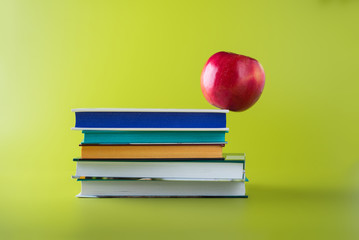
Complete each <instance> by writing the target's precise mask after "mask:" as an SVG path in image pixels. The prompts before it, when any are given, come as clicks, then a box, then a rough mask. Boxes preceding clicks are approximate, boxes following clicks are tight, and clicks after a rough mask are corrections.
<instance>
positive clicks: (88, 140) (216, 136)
mask: <svg viewBox="0 0 359 240" xmlns="http://www.w3.org/2000/svg"><path fill="white" fill-rule="evenodd" d="M227 132H228V131H95V130H84V131H82V133H83V134H84V140H83V142H82V144H130V143H132V144H135V143H214V142H215V143H225V134H226V133H227Z"/></svg>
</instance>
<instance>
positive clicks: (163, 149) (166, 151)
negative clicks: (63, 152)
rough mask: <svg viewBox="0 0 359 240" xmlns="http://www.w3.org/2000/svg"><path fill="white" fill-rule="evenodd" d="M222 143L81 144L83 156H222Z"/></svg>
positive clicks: (134, 157) (133, 157)
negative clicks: (157, 144) (155, 144)
mask: <svg viewBox="0 0 359 240" xmlns="http://www.w3.org/2000/svg"><path fill="white" fill-rule="evenodd" d="M222 147H223V146H222V145H183V146H182V145H177V146H176V145H168V146H164V145H160V146H153V145H151V146H146V145H136V146H134V145H115V146H114V145H107V146H106V145H102V146H85V145H82V146H81V148H82V149H81V157H82V158H92V159H93V158H125V159H126V158H132V159H140V158H159V159H161V158H221V157H222Z"/></svg>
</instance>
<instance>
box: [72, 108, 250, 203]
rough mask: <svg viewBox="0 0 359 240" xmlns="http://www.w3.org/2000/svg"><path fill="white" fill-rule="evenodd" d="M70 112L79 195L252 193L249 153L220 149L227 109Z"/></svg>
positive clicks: (116, 109) (222, 194)
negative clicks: (76, 134)
mask: <svg viewBox="0 0 359 240" xmlns="http://www.w3.org/2000/svg"><path fill="white" fill-rule="evenodd" d="M72 111H73V112H75V115H76V125H75V127H74V128H73V129H74V130H81V131H82V132H83V134H84V139H83V141H82V143H81V144H80V147H81V158H75V159H74V161H75V162H76V164H77V168H76V174H75V175H74V176H73V178H76V179H77V180H78V181H80V182H81V193H80V194H79V195H77V196H78V197H247V196H246V194H245V181H246V178H245V170H244V169H245V155H244V154H243V153H239V154H223V151H222V149H223V147H224V146H225V144H226V143H227V142H226V141H225V134H226V133H227V132H228V128H227V127H226V113H228V110H199V109H118V108H97V109H73V110H72Z"/></svg>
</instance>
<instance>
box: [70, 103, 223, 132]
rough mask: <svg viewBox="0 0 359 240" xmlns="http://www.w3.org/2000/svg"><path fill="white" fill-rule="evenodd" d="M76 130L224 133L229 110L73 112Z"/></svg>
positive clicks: (109, 110)
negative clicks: (207, 131) (205, 131)
mask: <svg viewBox="0 0 359 240" xmlns="http://www.w3.org/2000/svg"><path fill="white" fill-rule="evenodd" d="M72 111H73V112H75V115H76V125H75V128H74V129H75V130H138V129H146V130H155V129H161V130H175V131H176V130H179V131H180V130H186V129H188V130H191V131H203V130H209V131H213V130H215V131H223V130H228V129H227V128H226V113H227V112H228V110H204V109H122V108H95V109H73V110H72Z"/></svg>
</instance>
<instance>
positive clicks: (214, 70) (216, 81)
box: [201, 52, 265, 111]
mask: <svg viewBox="0 0 359 240" xmlns="http://www.w3.org/2000/svg"><path fill="white" fill-rule="evenodd" d="M264 82H265V76H264V70H263V67H262V65H261V64H260V63H259V62H258V61H257V60H255V59H253V58H250V57H247V56H243V55H239V54H236V53H230V52H218V53H216V54H214V55H212V56H211V57H210V58H209V59H208V61H207V63H206V65H205V66H204V68H203V70H202V75H201V88H202V92H203V95H204V97H205V98H206V100H207V101H208V102H209V103H210V104H212V105H214V106H216V107H219V108H222V109H229V110H231V111H244V110H246V109H248V108H250V107H251V106H252V105H253V104H254V103H256V102H257V100H258V99H259V97H260V96H261V94H262V91H263V88H264Z"/></svg>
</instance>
